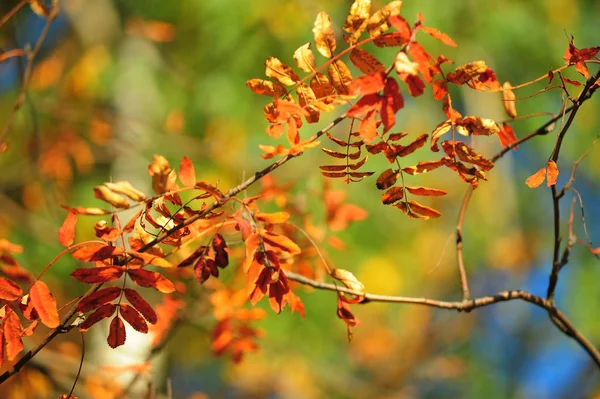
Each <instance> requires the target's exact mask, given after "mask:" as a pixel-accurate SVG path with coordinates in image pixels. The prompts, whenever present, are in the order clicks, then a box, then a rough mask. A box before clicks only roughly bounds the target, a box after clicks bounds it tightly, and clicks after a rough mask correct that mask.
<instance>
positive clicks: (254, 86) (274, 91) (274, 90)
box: [246, 79, 286, 97]
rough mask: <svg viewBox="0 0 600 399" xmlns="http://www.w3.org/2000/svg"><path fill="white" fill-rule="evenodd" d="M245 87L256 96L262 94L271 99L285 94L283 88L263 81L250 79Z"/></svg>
mask: <svg viewBox="0 0 600 399" xmlns="http://www.w3.org/2000/svg"><path fill="white" fill-rule="evenodd" d="M246 86H247V87H248V88H249V89H250V90H252V91H253V92H254V93H256V94H264V95H267V96H271V97H279V96H282V95H284V94H285V93H286V89H285V87H283V86H282V85H281V84H279V83H277V82H271V81H269V80H263V79H250V80H248V81H247V82H246Z"/></svg>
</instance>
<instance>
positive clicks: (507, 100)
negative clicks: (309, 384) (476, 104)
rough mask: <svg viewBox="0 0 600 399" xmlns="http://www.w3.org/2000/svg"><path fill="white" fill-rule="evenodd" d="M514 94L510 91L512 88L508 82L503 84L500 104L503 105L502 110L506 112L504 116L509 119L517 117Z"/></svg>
mask: <svg viewBox="0 0 600 399" xmlns="http://www.w3.org/2000/svg"><path fill="white" fill-rule="evenodd" d="M515 99H516V96H515V93H514V92H513V91H512V86H511V84H510V82H504V84H503V85H502V104H503V105H504V110H505V111H506V115H508V116H510V117H511V118H513V119H514V118H516V117H517V107H516V105H515Z"/></svg>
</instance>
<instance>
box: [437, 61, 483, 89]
mask: <svg viewBox="0 0 600 399" xmlns="http://www.w3.org/2000/svg"><path fill="white" fill-rule="evenodd" d="M487 69H488V67H487V65H486V64H485V61H475V62H471V63H469V64H465V65H461V66H459V67H458V68H456V71H454V72H450V73H449V74H448V77H447V78H448V82H452V83H455V84H457V85H462V84H465V83H467V82H468V81H470V80H471V79H473V78H475V77H476V76H478V75H480V74H482V73H484V72H485V71H487Z"/></svg>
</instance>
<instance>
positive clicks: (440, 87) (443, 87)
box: [433, 79, 448, 100]
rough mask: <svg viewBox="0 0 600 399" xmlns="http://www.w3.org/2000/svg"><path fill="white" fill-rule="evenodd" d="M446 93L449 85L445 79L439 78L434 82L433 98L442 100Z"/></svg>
mask: <svg viewBox="0 0 600 399" xmlns="http://www.w3.org/2000/svg"><path fill="white" fill-rule="evenodd" d="M446 94H448V85H447V84H446V81H445V80H442V79H438V80H436V81H435V82H433V98H435V99H436V100H441V99H442V98H444V96H445V95H446Z"/></svg>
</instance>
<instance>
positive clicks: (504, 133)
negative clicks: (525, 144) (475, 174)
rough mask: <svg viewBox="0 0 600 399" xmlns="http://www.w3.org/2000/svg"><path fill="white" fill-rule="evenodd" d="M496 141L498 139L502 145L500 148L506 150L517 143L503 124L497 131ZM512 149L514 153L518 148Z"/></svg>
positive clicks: (509, 127)
mask: <svg viewBox="0 0 600 399" xmlns="http://www.w3.org/2000/svg"><path fill="white" fill-rule="evenodd" d="M498 139H500V144H502V147H505V148H506V147H508V146H509V145H511V144H513V143H516V142H517V135H516V133H515V131H514V130H513V128H512V127H511V126H510V125H509V124H508V123H503V124H502V127H501V129H500V130H499V131H498ZM512 148H513V150H515V151H516V150H517V149H518V148H519V146H517V145H515V146H513V147H512Z"/></svg>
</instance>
